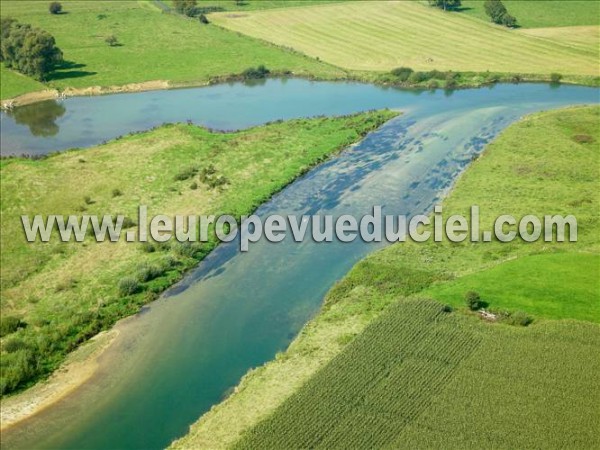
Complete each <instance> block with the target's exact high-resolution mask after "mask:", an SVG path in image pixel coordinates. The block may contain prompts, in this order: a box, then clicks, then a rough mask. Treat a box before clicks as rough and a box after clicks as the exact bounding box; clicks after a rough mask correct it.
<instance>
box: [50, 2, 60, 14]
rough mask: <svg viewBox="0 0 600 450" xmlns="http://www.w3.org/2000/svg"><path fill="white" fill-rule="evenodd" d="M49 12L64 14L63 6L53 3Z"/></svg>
mask: <svg viewBox="0 0 600 450" xmlns="http://www.w3.org/2000/svg"><path fill="white" fill-rule="evenodd" d="M48 10H49V11H50V14H60V13H61V12H62V5H61V4H60V3H58V2H52V3H50V6H49V7H48Z"/></svg>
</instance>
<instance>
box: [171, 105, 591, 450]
mask: <svg viewBox="0 0 600 450" xmlns="http://www.w3.org/2000/svg"><path fill="white" fill-rule="evenodd" d="M599 115H600V108H599V107H577V108H568V109H562V110H555V111H549V112H543V113H538V114H533V115H531V116H528V117H526V118H524V119H523V120H521V121H519V122H518V123H515V124H513V125H511V126H510V127H509V128H507V129H506V130H505V131H504V132H503V133H502V134H501V135H500V136H499V137H498V138H497V139H496V140H495V141H494V142H492V143H491V144H489V145H488V147H487V149H486V151H485V152H484V154H483V155H482V156H481V157H480V158H479V159H478V160H477V161H475V162H474V163H473V164H472V165H471V166H470V167H469V169H468V170H467V171H466V172H465V173H464V174H463V176H462V177H461V178H460V179H459V181H458V182H457V184H456V186H455V188H454V189H453V191H452V192H451V193H450V195H449V196H448V198H446V199H445V200H444V202H443V210H444V215H445V217H449V216H450V215H451V214H465V212H466V211H468V207H469V206H470V205H472V204H477V205H479V207H480V210H481V213H482V217H481V223H482V227H486V224H488V223H492V222H491V218H493V217H497V216H498V215H500V214H508V213H510V214H514V215H515V216H516V217H520V216H521V215H523V214H528V213H532V214H544V213H549V212H550V213H552V214H573V215H575V217H577V219H578V225H579V233H578V242H576V243H554V244H548V243H543V242H538V243H530V244H527V245H524V244H523V243H522V242H519V241H517V242H513V243H511V244H501V243H497V242H492V243H488V244H485V245H479V244H470V243H469V244H466V243H464V244H448V245H447V243H443V244H418V245H417V244H411V243H405V244H399V245H392V246H390V247H388V248H386V249H384V250H382V251H380V252H377V253H374V254H372V255H369V256H368V257H367V258H365V259H364V260H362V261H361V262H359V263H358V264H356V265H355V266H354V268H353V269H352V270H351V272H350V273H349V274H348V275H347V276H346V277H345V278H344V279H343V280H342V281H340V282H339V283H338V284H337V285H336V286H334V288H333V289H331V290H330V292H329V293H328V294H327V297H326V299H325V304H324V306H323V308H322V310H321V312H320V313H319V314H318V315H317V317H316V318H315V319H314V320H313V321H312V322H311V323H309V324H308V325H307V326H306V327H305V329H304V330H303V331H302V332H301V334H300V336H299V337H298V338H297V339H296V341H294V343H293V344H292V345H291V346H290V348H289V349H288V350H287V351H286V352H284V353H283V354H281V355H279V356H278V358H277V359H276V360H275V361H272V362H270V363H268V364H267V365H265V366H264V367H261V368H260V369H257V370H256V371H253V372H251V373H250V374H249V375H248V376H247V378H245V379H244V380H243V382H242V385H241V386H240V389H239V390H238V391H236V393H235V394H233V395H232V396H231V397H229V398H228V399H227V401H226V402H224V403H222V404H220V405H218V406H217V407H216V408H213V410H211V411H210V412H208V413H207V414H205V415H204V416H203V417H202V418H201V419H200V421H199V422H197V423H196V424H195V425H193V426H192V428H191V430H190V434H189V435H188V436H186V437H185V438H183V439H181V440H180V441H177V442H176V443H174V445H173V448H182V449H184V448H193V447H198V446H201V445H202V446H204V447H207V448H228V447H230V446H232V445H234V444H236V443H237V444H236V445H237V446H238V448H249V446H250V445H257V444H260V445H263V444H264V446H265V447H266V448H269V446H271V445H273V446H276V445H279V444H281V442H283V440H284V439H285V440H286V445H285V446H286V447H287V448H291V447H294V445H295V444H297V445H302V442H305V441H299V440H296V437H295V436H298V438H297V439H306V440H307V441H306V442H309V441H308V439H312V438H311V436H312V435H314V434H315V433H317V435H319V433H321V434H320V437H321V438H322V440H320V441H318V442H317V441H314V440H313V441H310V442H312V443H314V444H315V446H320V445H322V446H323V447H324V448H327V447H333V448H336V447H340V448H341V447H345V448H349V446H350V447H351V446H352V444H353V442H354V441H353V442H351V441H350V439H351V438H353V439H357V440H358V439H360V436H356V434H354V433H353V431H354V428H356V429H357V430H363V425H362V422H360V421H361V420H362V421H364V422H365V423H370V424H371V425H372V427H373V431H372V432H373V433H377V435H379V434H382V436H387V437H385V439H387V441H386V442H387V444H388V447H390V448H432V447H434V448H435V447H443V448H488V447H490V445H491V442H494V443H498V442H500V443H502V447H506V448H520V447H523V446H526V447H545V448H560V447H561V446H562V447H565V446H576V447H578V448H595V447H597V446H598V445H599V442H600V441H599V440H600V436H599V435H598V433H597V432H595V428H594V426H593V423H594V421H595V422H598V420H600V418H599V417H598V409H597V408H595V406H594V405H595V404H596V403H598V401H599V399H598V391H597V389H596V388H595V387H594V386H595V385H594V379H593V376H594V375H593V374H594V372H595V371H597V370H598V362H597V361H595V360H594V361H592V359H594V358H592V357H591V355H592V354H593V352H594V350H593V349H594V346H597V345H598V339H599V333H600V328H599V325H598V323H599V322H600V320H599V319H600V317H599V314H598V305H599V304H600V298H599V297H600V280H599V279H598V272H599V271H600V267H599V261H598V258H599V257H598V255H599V253H600V245H599V244H600V240H599V236H600V230H599V229H600V223H599V221H598V215H597V211H598V209H599V208H600V193H599V192H598V189H597V173H598V172H597V170H598V169H597V168H598V158H599V155H598V151H597V143H598V142H599V141H600V130H599V129H598V125H597V124H598V119H599ZM516 149H520V150H519V158H516V157H515V152H516ZM524 174H526V176H524ZM467 216H468V214H467ZM484 229H485V228H484ZM470 290H474V291H477V292H479V293H480V295H481V297H482V300H484V301H485V302H486V303H487V305H486V308H488V309H491V310H496V311H503V310H506V311H509V312H511V313H514V312H517V311H523V312H524V313H526V314H527V315H529V316H530V317H531V318H532V319H533V323H532V324H531V325H529V326H528V327H520V326H511V325H508V324H505V323H487V322H482V321H481V320H480V319H479V318H478V317H477V316H474V315H473V314H471V313H468V312H467V308H466V306H464V294H465V292H467V291H470ZM415 297H418V298H433V299H434V300H437V301H440V302H442V303H443V304H451V305H452V307H453V308H454V312H453V313H452V314H447V313H444V314H441V313H439V309H438V310H435V308H434V309H432V310H428V309H427V308H428V307H429V306H426V307H424V309H423V310H419V308H417V307H415V305H416V303H407V302H410V300H407V299H411V298H415ZM390 305H393V306H390ZM424 305H431V303H430V302H427V301H426V302H425V303H424ZM390 308H392V309H390ZM407 308H415V309H414V310H413V311H420V312H419V313H418V314H419V315H422V316H420V317H421V318H420V319H417V318H414V319H413V316H415V314H416V313H415V314H413V313H411V314H410V315H409V317H410V318H411V320H415V321H416V322H418V321H419V320H426V319H425V317H429V318H430V319H431V317H434V316H435V317H438V319H440V320H439V321H438V322H436V321H435V320H434V321H433V323H432V322H431V321H430V322H429V323H428V325H427V326H425V327H424V328H425V329H424V330H423V331H422V340H423V341H425V337H430V338H431V340H430V341H428V342H432V343H434V344H432V346H431V347H430V348H429V349H428V351H430V353H426V355H427V356H426V357H424V358H423V359H422V360H421V361H420V362H422V363H423V364H424V365H428V364H431V365H430V366H429V368H430V369H433V368H436V367H438V366H437V364H438V362H439V361H440V360H445V361H449V362H450V363H451V364H450V365H449V366H443V368H441V369H439V370H440V372H439V377H440V378H439V379H438V378H435V379H433V380H431V379H429V380H430V383H432V385H433V386H439V388H438V389H437V390H436V389H433V388H432V391H435V392H431V391H429V390H428V389H427V387H425V388H423V389H420V387H422V386H421V385H419V384H418V383H419V381H418V379H417V380H414V381H413V380H412V379H409V378H406V379H403V380H406V383H405V384H399V382H398V384H395V385H394V384H386V383H393V379H391V378H389V379H388V378H385V377H383V375H382V374H384V373H385V372H384V371H383V369H382V372H381V373H380V374H379V375H380V377H379V378H377V377H375V378H374V381H375V379H376V380H378V381H379V383H380V384H381V389H384V388H383V386H385V389H386V390H385V391H381V390H379V391H378V390H376V389H377V386H376V385H375V384H374V383H372V384H368V383H367V381H366V380H365V379H363V378H360V372H362V371H367V372H366V373H369V374H371V375H373V374H372V372H368V371H369V370H372V367H371V366H374V367H383V366H384V365H385V364H387V366H388V367H395V366H396V364H400V363H399V362H398V361H400V362H401V363H402V364H404V362H402V361H403V360H402V359H401V358H398V357H397V355H398V354H399V352H401V351H402V349H404V351H405V352H406V353H407V354H413V352H414V353H418V351H417V350H416V348H414V349H413V348H412V346H411V348H406V346H404V347H403V344H404V342H402V341H401V340H396V338H395V336H396V333H401V331H399V330H396V329H395V328H394V331H393V332H392V331H391V329H390V331H389V332H387V333H384V332H381V331H379V332H377V333H374V334H370V335H369V336H371V338H372V339H374V341H373V347H369V345H368V340H367V341H366V340H365V338H364V336H365V335H364V334H363V330H365V328H366V327H368V326H369V325H368V324H369V323H372V322H373V320H374V318H377V317H382V319H381V320H382V322H381V323H390V327H392V325H391V324H393V317H396V319H397V320H403V319H402V318H401V316H402V314H403V313H402V311H404V312H406V311H408V309H407ZM427 311H429V312H427ZM432 311H434V314H433V316H432V315H430V313H431V312H432ZM435 311H437V312H435ZM436 314H437V316H436ZM388 316H389V317H388ZM430 319H429V320H430ZM574 319H577V320H574ZM386 321H388V322H386ZM409 324H410V320H408V319H407V320H406V322H405V323H404V324H403V325H402V326H403V327H404V326H411V325H409ZM377 326H378V327H379V326H381V325H377ZM450 328H452V329H454V328H457V329H458V330H460V333H464V335H463V334H461V335H460V336H456V335H452V334H449V333H447V331H448V330H449V329H450ZM367 333H371V332H367ZM438 333H439V339H444V338H443V336H445V339H447V340H448V341H453V342H455V343H457V344H456V345H457V347H456V351H457V352H459V353H452V352H443V351H441V350H440V351H439V352H438V351H436V349H438V348H439V349H442V348H445V347H444V345H446V346H448V345H450V344H449V342H447V343H446V344H444V343H443V342H441V341H440V340H436V339H438V337H436V336H438ZM450 336H452V337H450ZM371 338H369V339H371ZM464 338H466V341H467V342H468V343H467V344H466V346H460V345H458V342H461V339H464ZM419 342H420V341H419ZM355 343H356V344H355ZM394 343H395V344H394ZM394 345H395V346H397V347H398V348H395V347H394ZM415 345H417V346H418V345H419V343H416V344H415ZM349 346H350V347H349ZM379 346H385V348H386V349H387V351H388V352H389V359H387V360H386V359H385V355H383V354H381V353H379V352H378V351H377V349H378V347H379ZM450 347H451V346H450ZM360 348H362V349H369V351H366V350H365V353H364V354H362V353H361V356H360V357H357V356H356V353H355V352H356V351H358V350H357V349H360ZM459 348H460V349H462V350H459ZM390 349H391V350H390ZM460 351H464V352H465V354H464V355H463V356H460V355H461V354H460ZM347 352H352V353H351V354H352V355H354V358H355V359H354V361H353V362H352V361H351V360H350V359H348V360H345V359H344V358H346V357H348V358H350V356H348V355H350V353H348V355H347V356H343V355H344V354H346V353H347ZM375 354H376V355H378V356H377V357H378V358H382V359H381V361H382V363H381V365H380V366H377V365H376V364H375V363H374V361H375V359H373V358H376V356H375ZM400 354H401V355H402V354H403V353H400ZM336 355H340V356H339V357H338V358H337V359H333V358H336ZM452 358H455V359H452ZM332 361H337V362H335V364H334V363H333V362H332ZM328 362H331V364H330V365H327V364H328ZM341 364H347V366H342V365H341ZM451 365H453V366H452V367H453V368H452V370H449V367H450V366H451ZM323 367H326V369H323ZM335 367H337V368H338V369H336V370H339V368H340V367H345V369H344V371H345V375H339V379H342V380H345V381H348V383H350V382H352V383H360V382H362V383H363V387H364V389H366V391H364V395H363V391H361V390H358V389H359V387H358V385H354V384H352V385H351V386H352V387H349V386H350V384H347V385H345V386H347V387H349V390H348V391H347V392H346V391H344V390H343V389H342V388H339V389H338V388H337V387H335V386H334V385H333V384H335V383H336V379H335V378H329V377H337V376H338V375H337V373H338V372H336V373H335V374H334V373H333V370H334V368H335ZM405 367H408V366H405ZM398 370H399V371H400V370H401V369H400V368H398ZM413 370H415V371H416V370H420V368H419V367H416V368H414V369H413ZM320 371H323V372H325V373H326V375H324V374H322V373H321V372H320ZM426 372H427V371H426ZM340 373H341V372H340ZM390 373H391V372H390ZM394 373H395V372H394ZM580 373H581V375H580ZM405 375H406V376H407V377H408V376H409V374H405ZM352 376H353V377H355V378H349V377H352ZM397 376H398V377H400V375H397ZM400 379H402V378H397V380H400ZM281 380H285V382H282V381H281ZM440 380H443V381H442V382H441V384H436V383H440ZM409 381H410V383H415V384H410V383H409ZM328 383H329V384H328ZM405 386H408V388H407V391H406V392H405V391H404V389H405ZM415 387H419V389H416V391H415V390H414V388H415ZM330 389H333V390H334V391H333V392H335V393H336V396H337V398H340V399H344V398H349V397H350V396H352V395H354V400H353V401H355V403H354V406H355V407H357V406H360V408H359V409H358V411H359V412H360V413H359V414H360V415H362V416H359V415H352V414H351V413H349V412H348V411H349V406H348V405H347V404H346V403H344V402H343V401H342V400H340V401H339V403H336V397H333V396H329V397H328V396H327V392H328V390H330ZM371 392H373V394H369V395H377V394H375V393H378V394H379V395H380V396H381V397H380V401H379V402H378V405H379V404H382V405H385V408H392V410H393V408H395V407H397V408H399V407H400V406H399V405H394V404H392V405H388V403H390V402H392V400H391V399H393V398H399V399H406V398H407V397H406V396H407V395H408V394H407V392H413V393H414V395H415V396H416V397H415V399H417V400H418V401H421V402H422V403H420V404H419V405H420V406H418V407H416V406H414V404H415V403H410V401H409V400H401V402H405V403H401V404H402V405H404V406H405V407H408V406H407V405H409V404H410V405H413V407H414V408H416V409H412V411H413V412H415V413H416V411H417V410H418V411H419V415H418V416H417V415H415V416H411V417H409V418H408V419H407V418H406V416H403V415H402V414H399V415H398V414H395V413H394V414H390V415H386V413H385V411H388V410H387V409H384V408H383V406H382V411H384V412H381V411H377V410H375V409H369V408H371V405H372V404H373V403H367V401H366V400H367V398H369V399H370V398H371V397H368V395H367V393H371ZM548 392H554V393H559V394H556V395H553V396H551V397H549V396H548V395H547V393H548ZM315 393H318V395H319V398H318V399H317V398H314V397H313V395H314V394H315ZM357 393H359V394H360V395H355V394H357ZM383 393H385V395H383ZM563 393H564V394H563ZM409 398H412V397H409ZM324 399H325V400H324ZM457 399H459V400H460V399H466V400H465V401H457ZM323 401H328V402H330V403H328V405H329V406H331V407H332V408H336V409H335V411H336V414H337V412H339V413H340V414H342V413H343V414H346V413H348V414H349V415H348V416H345V417H346V419H344V420H339V421H338V420H335V421H331V420H328V419H327V417H328V416H327V414H329V413H328V412H327V411H328V409H327V408H325V407H324V406H323V407H321V403H322V402H323ZM415 401H416V400H415ZM417 403H418V402H417ZM256 404H260V405H263V407H261V408H260V410H257V409H256V408H254V407H253V405H256ZM282 405H285V406H282ZM332 405H333V406H332ZM279 408H280V409H279ZM418 408H421V409H418ZM393 411H397V410H393ZM563 411H569V412H567V413H564V412H563ZM313 413H314V414H317V415H316V416H315V417H314V420H312V419H311V417H313ZM319 414H322V416H319ZM237 418H241V419H240V420H236V419H237ZM319 419H320V420H321V421H325V422H326V423H324V424H323V423H319ZM409 419H410V420H409ZM292 423H294V424H296V426H295V428H294V430H293V433H292V432H291V431H290V428H289V427H290V426H291V424H292ZM258 424H260V425H258ZM299 424H302V427H304V426H306V427H307V430H306V431H304V430H303V429H300V428H301V427H300V425H299ZM255 427H256V428H255ZM344 427H345V428H344ZM392 428H397V430H396V431H394V430H393V429H392ZM363 431H364V432H365V433H371V431H369V430H363ZM311 433H312V434H311ZM330 433H336V434H335V436H336V437H337V438H336V439H339V440H336V441H335V442H334V441H333V440H332V439H333V437H332V436H330ZM292 434H293V435H292ZM370 437H371V438H373V439H376V438H375V437H374V435H370ZM240 439H241V440H240ZM288 439H289V442H288V441H287V440H288ZM347 439H348V440H347ZM355 442H359V441H355ZM373 442H375V441H373ZM377 442H380V441H377ZM325 443H326V444H325ZM523 443H525V444H523ZM308 446H310V444H308Z"/></svg>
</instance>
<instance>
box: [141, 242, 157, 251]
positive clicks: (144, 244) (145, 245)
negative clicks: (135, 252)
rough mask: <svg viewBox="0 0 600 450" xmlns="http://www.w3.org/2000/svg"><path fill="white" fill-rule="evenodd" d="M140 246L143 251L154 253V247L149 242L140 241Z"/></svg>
mask: <svg viewBox="0 0 600 450" xmlns="http://www.w3.org/2000/svg"><path fill="white" fill-rule="evenodd" d="M141 248H142V251H143V252H144V253H154V252H155V251H156V247H155V246H154V244H152V243H151V242H142V247H141Z"/></svg>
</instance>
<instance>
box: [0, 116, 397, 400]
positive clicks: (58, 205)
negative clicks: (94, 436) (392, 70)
mask: <svg viewBox="0 0 600 450" xmlns="http://www.w3.org/2000/svg"><path fill="white" fill-rule="evenodd" d="M395 115H396V113H394V112H390V111H381V112H369V113H363V114H357V115H353V116H347V117H342V118H318V119H300V120H294V121H290V122H284V123H275V124H271V125H266V126H262V127H258V128H253V129H249V130H244V131H239V132H236V133H230V134H224V133H211V132H209V131H207V130H205V129H202V128H199V127H196V126H187V125H171V126H166V127H162V128H159V129H157V130H155V131H151V132H147V133H142V134H137V135H134V136H130V137H127V138H124V139H121V140H116V141H113V142H110V143H108V144H106V145H101V146H98V147H95V148H92V149H89V150H79V151H72V152H66V153H61V154H58V155H55V156H51V157H49V158H47V159H44V160H37V161H31V160H24V159H10V160H4V161H2V162H1V166H0V167H1V170H0V176H1V177H2V191H1V194H2V203H1V213H2V217H1V225H2V237H1V241H0V243H1V246H2V252H1V260H0V262H1V276H2V278H1V281H2V283H1V286H2V291H1V299H2V300H1V304H0V306H1V312H2V318H3V320H4V319H5V318H6V317H9V316H16V317H20V318H22V319H23V321H24V322H26V323H27V327H26V328H24V329H21V330H19V331H17V332H16V333H13V334H11V335H9V336H8V337H4V338H3V339H2V346H3V347H2V348H3V353H2V368H3V371H2V377H3V383H5V384H4V385H3V386H2V391H3V392H7V391H11V390H12V389H14V388H15V386H14V385H13V384H14V379H13V378H11V377H16V379H17V380H20V383H19V385H18V387H23V386H24V385H25V384H26V383H27V382H29V381H31V380H32V379H35V378H36V377H37V376H39V375H40V374H44V373H47V372H48V371H50V370H52V369H54V368H55V367H56V365H57V364H58V363H59V362H60V361H61V360H62V359H63V357H64V355H65V354H66V353H67V352H69V351H70V350H72V349H73V348H75V347H76V346H77V345H78V344H79V343H81V342H83V341H84V340H86V339H88V338H90V337H91V336H93V335H94V334H96V333H97V332H98V331H99V330H100V329H106V328H108V327H110V326H111V325H112V324H113V323H114V322H115V321H116V320H118V319H119V318H121V317H124V316H126V315H129V314H132V313H135V312H137V311H138V309H139V306H140V305H142V304H144V303H146V302H148V301H151V300H153V299H154V298H156V297H157V294H158V293H159V292H161V291H162V290H164V289H165V288H167V287H168V286H170V285H172V284H173V283H174V282H175V281H177V280H178V279H179V278H180V277H181V275H182V273H183V272H185V271H186V270H187V269H189V268H192V267H194V266H195V265H197V262H198V260H199V259H202V257H203V256H204V255H206V254H207V253H208V252H209V251H210V250H211V249H212V248H213V247H214V245H215V242H214V241H212V242H210V243H206V244H201V245H192V246H185V245H183V244H173V245H169V244H166V245H161V246H158V245H157V246H154V247H153V248H154V250H155V251H154V252H152V253H148V252H145V251H144V247H143V246H142V245H141V244H134V243H125V242H124V241H123V240H121V241H120V242H118V243H110V242H105V243H95V242H94V241H92V240H90V239H89V238H88V239H86V241H85V242H84V243H74V242H72V243H68V244H65V243H61V242H58V239H57V238H56V235H55V238H54V239H52V241H51V242H50V243H41V242H36V243H33V244H30V243H27V242H26V240H25V236H24V233H23V230H22V226H21V219H20V216H21V214H27V215H29V216H33V215H35V214H41V215H43V216H44V217H46V216H47V215H48V214H64V215H67V214H76V215H78V216H80V215H81V214H82V212H83V211H85V213H86V214H98V215H104V214H113V215H116V214H123V215H126V216H128V217H131V218H136V217H137V215H136V212H137V208H138V206H139V205H140V204H144V205H148V216H149V217H150V216H152V215H156V214H167V215H169V216H170V217H173V216H174V215H175V214H181V215H198V214H208V215H210V214H216V215H217V214H231V215H233V216H236V217H239V216H240V215H242V214H249V213H251V212H252V211H253V210H254V209H255V208H256V207H258V206H259V205H260V204H262V203H263V202H264V201H266V200H267V199H268V198H269V197H270V196H271V195H272V194H273V193H275V192H276V191H278V190H280V189H281V188H282V187H284V186H285V185H287V184H288V183H289V182H291V181H292V180H293V179H294V178H295V177H297V176H298V175H300V174H301V173H304V172H305V171H306V170H307V169H308V168H309V167H310V166H312V165H314V164H316V163H318V162H320V161H322V160H323V159H325V158H327V157H328V156H329V155H331V154H333V153H334V152H336V151H337V150H339V149H341V148H344V147H346V146H348V145H350V144H351V143H353V142H355V141H357V140H358V139H360V138H361V137H362V136H364V135H365V134H366V133H368V132H369V131H371V130H373V129H375V128H377V127H378V126H380V125H381V124H382V123H383V122H385V121H386V120H389V119H390V118H392V117H394V116H395ZM282 149H284V150H282ZM209 164H212V165H213V166H214V167H215V168H216V170H217V175H220V176H224V177H226V178H227V179H228V180H229V184H228V185H226V186H225V187H224V188H222V189H211V188H209V186H207V184H206V183H203V182H202V180H201V179H200V178H199V175H192V176H191V177H190V178H189V179H187V180H182V181H176V180H175V178H176V175H177V174H179V173H181V172H183V171H185V170H187V169H189V168H190V167H195V168H197V169H201V168H206V167H208V165H209ZM194 183H196V184H197V188H196V189H194V187H193V186H192V185H193V184H194ZM116 189H118V190H119V195H116V196H115V195H114V194H113V191H114V190H116ZM85 197H89V198H88V200H87V201H86V200H85ZM148 266H152V267H157V268H158V269H159V270H158V277H157V278H156V279H154V280H152V281H149V282H144V283H142V285H141V287H142V289H141V292H140V293H138V294H136V295H130V296H123V295H122V294H120V293H119V289H118V285H119V281H120V280H121V279H123V278H125V277H133V278H136V277H138V276H139V273H140V272H141V271H142V270H143V269H144V268H147V267H148ZM15 339H16V340H17V341H19V342H20V343H21V344H20V345H21V349H20V350H18V351H16V352H14V351H13V352H11V353H7V352H6V351H4V348H5V345H6V343H7V341H8V340H15ZM25 356H28V357H31V358H33V359H32V360H31V361H30V363H28V365H26V366H25V367H22V364H21V363H20V362H19V361H22V359H23V358H25ZM19 358H21V360H19ZM25 359H26V360H27V358H25ZM32 367H34V368H32ZM11 380H12V381H11Z"/></svg>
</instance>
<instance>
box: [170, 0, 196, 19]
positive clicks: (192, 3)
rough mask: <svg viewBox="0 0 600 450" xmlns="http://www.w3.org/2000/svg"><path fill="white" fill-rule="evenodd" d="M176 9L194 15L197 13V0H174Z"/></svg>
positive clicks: (181, 12)
mask: <svg viewBox="0 0 600 450" xmlns="http://www.w3.org/2000/svg"><path fill="white" fill-rule="evenodd" d="M173 7H174V8H175V11H177V12H178V13H180V14H185V15H186V16H188V17H193V16H194V15H195V14H196V0H173Z"/></svg>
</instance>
